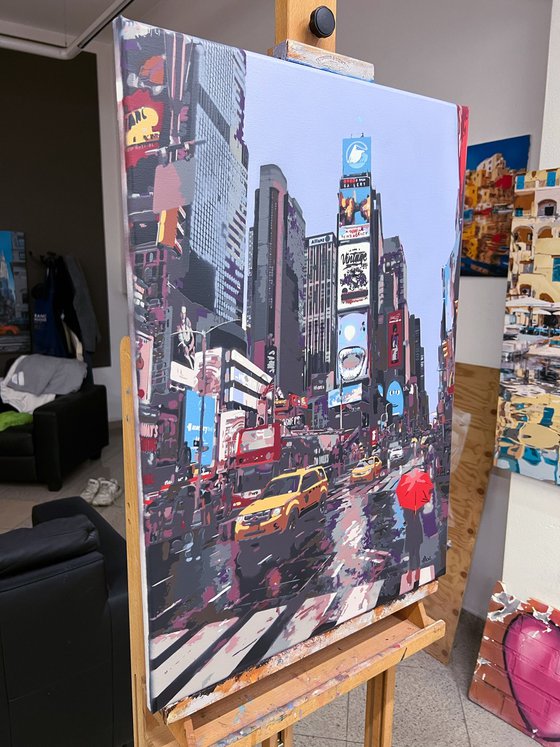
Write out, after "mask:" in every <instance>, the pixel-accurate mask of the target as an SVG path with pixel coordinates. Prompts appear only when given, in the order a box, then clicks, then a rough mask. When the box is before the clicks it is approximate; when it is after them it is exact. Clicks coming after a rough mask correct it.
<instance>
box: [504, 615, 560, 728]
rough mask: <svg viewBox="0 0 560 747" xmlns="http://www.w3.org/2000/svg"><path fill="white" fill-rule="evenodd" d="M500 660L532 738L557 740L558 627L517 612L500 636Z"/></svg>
mask: <svg viewBox="0 0 560 747" xmlns="http://www.w3.org/2000/svg"><path fill="white" fill-rule="evenodd" d="M503 645H504V660H505V665H506V670H507V673H508V677H509V681H510V684H511V689H512V692H513V695H514V697H515V700H516V704H517V707H518V709H519V712H520V714H521V716H522V717H523V720H524V722H525V724H526V726H527V729H528V730H529V733H530V734H531V735H532V736H533V737H535V738H536V739H539V740H540V739H544V740H547V741H552V742H558V741H560V668H559V666H558V665H559V664H560V656H555V655H554V654H555V652H556V653H557V654H558V652H560V628H559V627H557V626H556V625H554V623H551V622H548V623H546V622H543V621H541V620H537V619H536V618H535V617H533V616H532V615H530V614H525V613H524V614H521V615H518V617H516V618H515V619H514V620H512V621H511V623H510V625H509V627H508V629H507V631H506V634H505V636H504V643H503Z"/></svg>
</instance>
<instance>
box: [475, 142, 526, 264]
mask: <svg viewBox="0 0 560 747" xmlns="http://www.w3.org/2000/svg"><path fill="white" fill-rule="evenodd" d="M529 144H530V138H529V135H523V136H521V137H514V138H508V139H506V140H497V141H493V142H491V143H481V144H479V145H471V146H469V147H468V149H467V173H466V180H465V211H464V225H463V245H462V253H461V274H462V275H472V276H475V277H488V276H489V277H506V276H507V269H508V254H509V244H510V233H511V219H512V215H513V196H514V187H515V180H516V178H517V176H518V175H520V174H523V173H525V171H526V169H527V163H528V159H529Z"/></svg>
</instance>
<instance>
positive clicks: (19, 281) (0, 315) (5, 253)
mask: <svg viewBox="0 0 560 747" xmlns="http://www.w3.org/2000/svg"><path fill="white" fill-rule="evenodd" d="M30 349H31V333H30V328H29V304H28V291H27V265H26V263H25V241H24V236H23V233H22V232H21V231H0V353H28V352H29V350H30Z"/></svg>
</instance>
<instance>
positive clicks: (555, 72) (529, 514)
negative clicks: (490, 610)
mask: <svg viewBox="0 0 560 747" xmlns="http://www.w3.org/2000/svg"><path fill="white" fill-rule="evenodd" d="M559 38H560V0H554V4H553V10H552V19H551V25H550V48H549V58H548V77H547V85H546V103H545V108H544V121H543V131H542V147H541V158H540V164H539V167H540V168H543V169H546V168H555V167H557V166H559V165H560V45H558V43H557V40H558V39H559ZM559 538H560V491H559V489H558V486H556V485H553V484H551V483H544V482H539V481H538V480H531V479H529V478H527V477H522V476H521V475H512V476H511V489H510V495H509V511H508V521H507V531H506V541H505V553H504V571H503V579H504V581H505V584H506V587H507V589H508V591H509V592H510V593H512V594H515V596H517V597H519V598H520V599H527V598H529V597H534V598H537V599H540V600H541V601H542V602H544V603H545V604H549V605H553V606H555V607H559V608H560V549H559V544H560V543H559Z"/></svg>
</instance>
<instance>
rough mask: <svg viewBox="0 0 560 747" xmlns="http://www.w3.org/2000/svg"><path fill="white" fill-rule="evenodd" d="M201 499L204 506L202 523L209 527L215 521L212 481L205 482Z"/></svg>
mask: <svg viewBox="0 0 560 747" xmlns="http://www.w3.org/2000/svg"><path fill="white" fill-rule="evenodd" d="M200 499H201V506H202V523H203V524H204V526H205V527H209V526H211V525H212V523H213V516H212V492H211V490H210V483H208V482H206V483H204V484H203V486H202V494H201V496H200Z"/></svg>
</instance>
